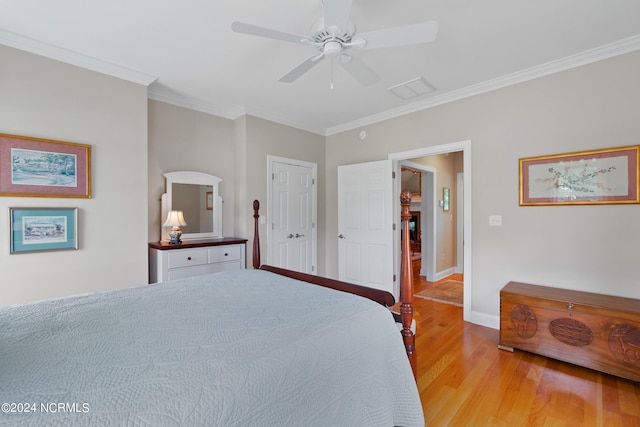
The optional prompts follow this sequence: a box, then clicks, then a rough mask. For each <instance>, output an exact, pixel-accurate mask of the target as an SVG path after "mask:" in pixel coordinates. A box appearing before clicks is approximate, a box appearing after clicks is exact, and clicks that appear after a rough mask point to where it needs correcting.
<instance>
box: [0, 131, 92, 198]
mask: <svg viewBox="0 0 640 427" xmlns="http://www.w3.org/2000/svg"><path fill="white" fill-rule="evenodd" d="M0 196H24V197H77V198H90V197H91V146H90V145H86V144H76V143H72V142H64V141H53V140H49V139H38V138H29V137H26V136H17V135H6V134H0Z"/></svg>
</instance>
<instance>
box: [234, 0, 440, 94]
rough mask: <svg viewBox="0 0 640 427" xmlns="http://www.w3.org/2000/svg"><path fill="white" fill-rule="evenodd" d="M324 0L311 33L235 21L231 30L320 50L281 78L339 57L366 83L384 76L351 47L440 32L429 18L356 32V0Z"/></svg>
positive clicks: (400, 42)
mask: <svg viewBox="0 0 640 427" xmlns="http://www.w3.org/2000/svg"><path fill="white" fill-rule="evenodd" d="M323 2H324V16H323V17H321V18H320V19H319V20H318V21H317V22H316V24H315V25H314V26H313V28H312V30H311V35H309V36H300V35H297V34H290V33H285V32H282V31H278V30H272V29H270V28H265V27H260V26H257V25H252V24H246V23H243V22H233V23H232V24H231V29H232V30H233V31H235V32H236V33H243V34H249V35H253V36H258V37H266V38H269V39H275V40H281V41H285V42H290V43H297V44H304V45H309V46H313V47H314V48H316V49H317V50H319V51H320V53H317V54H315V55H313V56H310V57H309V58H307V59H306V60H304V61H303V62H302V63H300V64H298V65H297V66H296V67H294V68H293V69H292V70H291V71H289V72H288V73H287V74H285V75H284V76H282V77H281V78H280V79H279V81H281V82H286V83H291V82H294V81H296V80H297V79H298V78H299V77H300V76H302V75H303V74H304V73H306V72H307V71H309V70H311V69H312V68H313V67H314V66H316V65H318V64H319V63H320V62H322V60H323V59H324V58H327V57H328V58H332V59H333V58H336V59H337V62H338V63H339V64H340V65H341V66H342V68H344V69H345V70H346V71H347V72H348V73H349V74H350V75H351V76H352V77H353V78H354V79H355V80H357V81H358V82H360V83H361V84H362V85H364V86H370V85H372V84H374V83H376V82H377V81H378V80H379V79H380V76H378V74H376V72H375V71H373V70H372V69H371V68H370V67H369V66H368V65H367V64H365V63H364V61H362V60H361V59H359V58H358V57H357V56H354V55H353V54H351V52H350V53H347V52H348V51H349V50H350V49H351V48H355V49H360V50H372V49H381V48H386V47H397V46H407V45H412V44H419V43H428V42H431V41H433V40H434V39H435V38H436V34H437V33H438V24H437V23H436V22H435V21H425V22H419V23H417V24H410V25H404V26H400V27H392V28H386V29H382V30H376V31H370V32H366V33H362V34H356V27H355V26H354V25H353V23H351V21H350V20H349V13H350V11H351V3H352V0H324V1H323Z"/></svg>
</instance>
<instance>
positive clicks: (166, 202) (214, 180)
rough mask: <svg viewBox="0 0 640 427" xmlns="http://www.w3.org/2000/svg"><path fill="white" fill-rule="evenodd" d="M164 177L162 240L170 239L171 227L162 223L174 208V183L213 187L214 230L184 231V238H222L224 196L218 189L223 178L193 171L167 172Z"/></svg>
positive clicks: (212, 213)
mask: <svg viewBox="0 0 640 427" xmlns="http://www.w3.org/2000/svg"><path fill="white" fill-rule="evenodd" d="M164 178H165V193H164V194H163V195H162V197H161V201H162V209H161V215H162V217H161V221H160V235H161V236H162V240H163V241H169V229H170V228H171V227H165V226H163V225H162V224H164V221H165V219H166V218H167V214H168V213H169V211H171V210H172V200H173V198H172V197H173V194H172V193H173V184H194V185H210V186H211V187H212V189H213V209H212V210H211V215H213V231H212V232H207V233H184V234H183V235H182V239H183V240H191V239H194V240H197V239H215V238H219V239H222V238H223V236H222V197H220V194H219V190H218V184H220V182H222V179H221V178H218V177H217V176H214V175H209V174H206V173H202V172H192V171H177V172H167V173H165V174H164Z"/></svg>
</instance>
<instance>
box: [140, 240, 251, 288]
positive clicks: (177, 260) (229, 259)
mask: <svg viewBox="0 0 640 427" xmlns="http://www.w3.org/2000/svg"><path fill="white" fill-rule="evenodd" d="M246 243H247V240H246V239H239V238H236V237H225V238H222V239H212V240H194V241H191V242H187V241H184V242H182V244H181V245H169V243H167V242H154V243H149V283H156V282H164V281H167V280H172V279H181V278H184V277H190V276H199V275H202V274H210V273H217V272H219V271H228V270H240V269H243V268H246V260H245V258H246Z"/></svg>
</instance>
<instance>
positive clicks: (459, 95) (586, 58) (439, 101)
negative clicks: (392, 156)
mask: <svg viewBox="0 0 640 427" xmlns="http://www.w3.org/2000/svg"><path fill="white" fill-rule="evenodd" d="M636 50H640V35H637V36H633V37H629V38H627V39H623V40H619V41H617V42H614V43H610V44H607V45H604V46H601V47H598V48H595V49H590V50H587V51H584V52H581V53H578V54H575V55H571V56H568V57H565V58H562V59H559V60H556V61H551V62H547V63H546V64H542V65H538V66H535V67H531V68H528V69H525V70H522V71H518V72H515V73H511V74H507V75H505V76H502V77H498V78H495V79H492V80H488V81H486V82H482V83H478V84H476V85H472V86H468V87H466V88H462V89H459V90H454V91H451V92H447V93H443V94H442V95H437V96H433V97H430V98H428V99H425V100H424V101H420V102H415V103H412V104H409V105H405V106H402V107H399V108H395V109H392V110H388V111H385V112H382V113H379V114H374V115H371V116H367V117H364V118H362V119H358V120H354V121H351V122H349V123H344V124H342V125H338V126H333V127H330V128H327V129H326V131H325V136H330V135H334V134H337V133H340V132H345V131H348V130H352V129H356V128H359V127H363V126H367V125H371V124H374V123H378V122H381V121H384V120H389V119H393V118H396V117H400V116H404V115H406V114H410V113H415V112H417V111H421V110H426V109H428V108H433V107H436V106H438V105H443V104H447V103H449V102H453V101H458V100H460V99H464V98H468V97H471V96H475V95H480V94H483V93H486V92H490V91H493V90H496V89H501V88H504V87H507V86H512V85H515V84H518V83H523V82H526V81H529V80H533V79H537V78H540V77H544V76H548V75H550V74H555V73H559V72H561V71H565V70H569V69H572V68H576V67H580V66H582V65H587V64H591V63H594V62H598V61H602V60H605V59H609V58H613V57H615V56H619V55H623V54H626V53H630V52H634V51H636Z"/></svg>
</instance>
